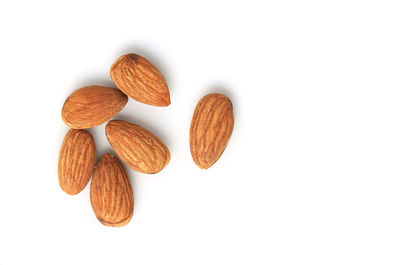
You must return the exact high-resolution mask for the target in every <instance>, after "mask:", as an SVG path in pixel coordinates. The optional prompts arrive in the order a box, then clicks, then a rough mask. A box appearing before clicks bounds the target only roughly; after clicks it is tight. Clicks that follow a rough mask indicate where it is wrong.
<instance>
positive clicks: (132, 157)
mask: <svg viewBox="0 0 400 265" xmlns="http://www.w3.org/2000/svg"><path fill="white" fill-rule="evenodd" d="M106 135H107V139H108V141H109V142H110V144H111V146H112V148H113V149H114V151H115V152H116V153H117V155H118V156H119V158H121V160H122V161H123V162H124V163H125V164H126V165H128V166H129V167H130V168H132V169H133V170H136V171H139V172H142V173H148V174H154V173H158V172H160V171H161V170H162V169H163V168H164V167H165V166H166V165H167V164H168V163H169V159H170V153H169V150H168V147H167V146H166V145H165V144H164V143H163V142H161V140H160V139H158V138H157V136H155V135H154V134H152V133H151V132H149V131H148V130H146V129H144V128H143V127H140V126H139V125H136V124H132V123H129V122H126V121H119V120H112V121H109V122H108V123H107V125H106Z"/></svg>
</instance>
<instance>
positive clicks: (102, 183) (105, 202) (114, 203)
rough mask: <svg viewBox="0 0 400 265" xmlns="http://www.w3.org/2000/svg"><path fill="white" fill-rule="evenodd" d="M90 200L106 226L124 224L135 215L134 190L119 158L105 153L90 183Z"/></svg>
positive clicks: (97, 215) (98, 217) (98, 216)
mask: <svg viewBox="0 0 400 265" xmlns="http://www.w3.org/2000/svg"><path fill="white" fill-rule="evenodd" d="M90 202H91V204H92V208H93V211H94V214H95V215H96V217H97V219H99V221H100V222H101V223H102V224H103V225H106V226H124V225H126V224H127V223H129V221H130V220H131V218H132V215H133V191H132V187H131V184H130V183H129V179H128V177H127V175H126V173H125V170H124V168H123V166H122V165H121V163H120V162H119V161H118V159H117V158H115V157H113V156H112V155H110V154H105V155H103V156H102V157H101V158H100V160H99V162H98V163H97V165H96V169H95V170H94V173H93V178H92V184H91V185H90Z"/></svg>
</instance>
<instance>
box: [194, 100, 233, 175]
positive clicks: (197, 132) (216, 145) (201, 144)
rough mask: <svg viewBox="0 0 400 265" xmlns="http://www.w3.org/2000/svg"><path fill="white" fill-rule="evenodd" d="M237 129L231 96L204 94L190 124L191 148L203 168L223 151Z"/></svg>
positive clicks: (209, 165) (209, 164) (196, 161)
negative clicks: (235, 127) (234, 125)
mask: <svg viewBox="0 0 400 265" xmlns="http://www.w3.org/2000/svg"><path fill="white" fill-rule="evenodd" d="M232 130H233V107H232V103H231V101H230V99H229V98H228V97H227V96H225V95H223V94H219V93H213V94H208V95H206V96H204V97H203V98H202V99H201V100H200V101H199V103H198V104H197V106H196V109H195V111H194V114H193V117H192V123H191V125H190V134H189V138H190V151H191V153H192V158H193V161H194V162H195V163H196V164H197V166H198V167H199V168H202V169H207V168H210V167H211V166H212V165H213V164H214V163H215V162H216V161H217V160H218V159H219V157H220V156H221V155H222V153H223V152H224V150H225V147H226V145H227V144H228V141H229V138H230V137H231V134H232Z"/></svg>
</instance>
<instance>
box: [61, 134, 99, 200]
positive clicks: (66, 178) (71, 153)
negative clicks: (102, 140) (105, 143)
mask: <svg viewBox="0 0 400 265" xmlns="http://www.w3.org/2000/svg"><path fill="white" fill-rule="evenodd" d="M95 164H96V146H95V144H94V141H93V138H92V136H91V135H90V133H89V132H87V131H85V130H74V129H71V130H69V131H68V133H67V134H66V135H65V138H64V142H63V144H62V146H61V151H60V156H59V158H58V182H59V184H60V187H61V189H62V190H63V191H65V192H66V193H67V194H70V195H73V194H78V193H79V192H81V191H82V190H83V189H84V188H85V187H86V185H87V184H88V182H89V180H90V177H91V176H92V172H93V169H94V166H95Z"/></svg>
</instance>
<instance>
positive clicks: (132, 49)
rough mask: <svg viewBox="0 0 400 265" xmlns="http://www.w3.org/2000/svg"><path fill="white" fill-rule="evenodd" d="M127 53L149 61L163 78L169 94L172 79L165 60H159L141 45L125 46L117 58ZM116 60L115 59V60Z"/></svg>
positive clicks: (158, 56)
mask: <svg viewBox="0 0 400 265" xmlns="http://www.w3.org/2000/svg"><path fill="white" fill-rule="evenodd" d="M128 53H136V54H139V55H140V56H143V57H144V58H146V59H147V60H149V61H150V62H151V63H152V64H153V65H154V66H155V67H157V69H158V70H159V71H160V72H161V74H162V75H163V76H164V78H165V81H166V82H167V84H168V88H169V91H170V93H171V91H172V89H171V87H173V86H172V85H171V84H172V83H171V82H172V79H171V75H170V73H169V72H168V67H167V66H166V65H165V63H164V62H165V60H162V59H161V56H160V55H156V54H154V53H153V52H152V51H150V50H149V49H148V48H147V47H146V46H144V45H141V44H135V45H127V46H125V47H123V48H122V49H121V50H119V52H118V56H121V55H124V54H128ZM115 59H117V58H115Z"/></svg>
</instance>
